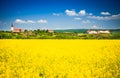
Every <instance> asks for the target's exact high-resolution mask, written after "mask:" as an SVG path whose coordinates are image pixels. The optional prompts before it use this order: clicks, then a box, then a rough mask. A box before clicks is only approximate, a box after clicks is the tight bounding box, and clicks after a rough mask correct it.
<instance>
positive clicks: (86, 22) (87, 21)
mask: <svg viewBox="0 0 120 78" xmlns="http://www.w3.org/2000/svg"><path fill="white" fill-rule="evenodd" d="M82 23H84V24H88V23H91V22H90V20H84V21H82Z"/></svg>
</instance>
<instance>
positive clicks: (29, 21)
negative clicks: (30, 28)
mask: <svg viewBox="0 0 120 78" xmlns="http://www.w3.org/2000/svg"><path fill="white" fill-rule="evenodd" d="M15 23H25V24H31V23H47V20H44V19H40V20H38V21H33V20H22V19H16V20H15Z"/></svg>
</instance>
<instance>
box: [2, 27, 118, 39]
mask: <svg viewBox="0 0 120 78" xmlns="http://www.w3.org/2000/svg"><path fill="white" fill-rule="evenodd" d="M0 39H120V33H118V32H116V33H111V34H87V33H74V32H71V33H65V32H64V33H63V32H54V33H49V32H48V30H39V29H38V30H34V31H32V30H30V31H28V30H25V31H24V32H20V33H13V32H11V31H0Z"/></svg>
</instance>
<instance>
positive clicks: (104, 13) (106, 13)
mask: <svg viewBox="0 0 120 78" xmlns="http://www.w3.org/2000/svg"><path fill="white" fill-rule="evenodd" d="M100 14H102V15H111V14H110V13H109V12H101V13H100Z"/></svg>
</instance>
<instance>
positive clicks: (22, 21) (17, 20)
mask: <svg viewBox="0 0 120 78" xmlns="http://www.w3.org/2000/svg"><path fill="white" fill-rule="evenodd" d="M15 23H26V21H24V20H21V19H16V20H15Z"/></svg>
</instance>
